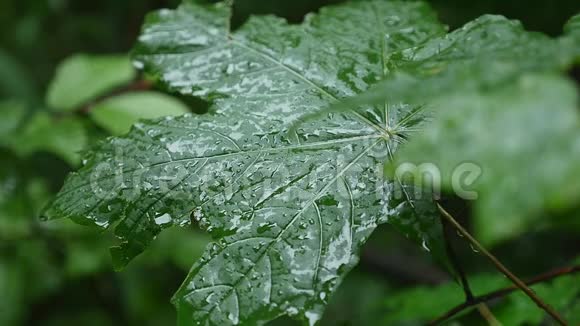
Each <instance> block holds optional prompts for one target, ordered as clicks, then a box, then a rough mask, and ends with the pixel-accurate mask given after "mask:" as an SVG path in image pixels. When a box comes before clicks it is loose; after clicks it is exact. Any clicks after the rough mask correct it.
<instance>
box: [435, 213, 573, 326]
mask: <svg viewBox="0 0 580 326" xmlns="http://www.w3.org/2000/svg"><path fill="white" fill-rule="evenodd" d="M437 208H438V209H439V211H440V212H441V214H443V217H445V218H446V219H447V221H449V222H450V223H451V224H452V225H453V226H454V227H455V228H456V229H457V231H458V232H459V233H461V235H463V236H464V237H465V238H466V239H467V240H468V241H469V242H470V243H471V244H472V245H473V246H474V247H475V248H476V249H477V250H479V251H480V252H481V253H482V254H483V255H484V256H486V257H487V258H488V259H489V260H490V261H491V262H492V263H493V265H494V266H495V267H496V268H497V269H498V270H499V271H500V272H501V273H503V274H504V275H505V276H506V277H507V278H509V279H510V281H512V282H513V283H514V285H515V286H516V287H517V288H519V289H520V290H522V291H523V292H524V293H525V294H526V295H527V296H528V297H529V298H530V299H532V301H534V302H535V303H536V305H538V307H540V308H541V309H543V310H544V311H546V313H548V314H549V315H550V316H551V317H552V318H554V320H556V321H557V322H558V323H559V324H560V325H568V324H567V323H566V321H565V320H564V318H562V317H561V316H560V315H559V314H558V313H557V312H556V311H555V310H554V309H553V308H552V307H550V306H549V305H548V304H547V303H545V302H544V301H543V300H542V299H540V298H539V297H538V296H537V295H536V294H535V293H534V291H533V290H532V289H530V288H529V287H528V286H527V285H526V284H525V283H524V282H523V281H522V280H520V279H519V278H518V277H517V276H515V275H514V274H513V273H512V272H511V271H510V270H509V269H507V267H505V266H504V265H503V264H502V263H501V262H500V261H499V260H498V259H497V258H496V257H495V256H494V255H493V254H491V253H490V252H489V251H487V249H485V247H483V246H482V245H481V244H480V243H479V241H477V240H476V239H475V238H474V237H473V236H472V235H471V234H470V233H469V232H467V230H466V229H465V228H464V227H463V226H461V224H459V223H458V222H457V221H456V220H455V219H454V218H453V216H451V214H449V213H448V212H447V211H446V210H445V209H444V208H443V207H442V206H441V205H440V204H439V203H437Z"/></svg>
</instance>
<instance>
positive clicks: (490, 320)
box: [477, 302, 501, 326]
mask: <svg viewBox="0 0 580 326" xmlns="http://www.w3.org/2000/svg"><path fill="white" fill-rule="evenodd" d="M477 311H479V314H480V315H481V316H482V317H483V319H485V321H487V324H488V325H489V326H501V323H500V322H499V320H497V318H495V316H494V314H493V312H491V309H489V307H488V306H487V304H485V302H482V303H480V304H478V305H477Z"/></svg>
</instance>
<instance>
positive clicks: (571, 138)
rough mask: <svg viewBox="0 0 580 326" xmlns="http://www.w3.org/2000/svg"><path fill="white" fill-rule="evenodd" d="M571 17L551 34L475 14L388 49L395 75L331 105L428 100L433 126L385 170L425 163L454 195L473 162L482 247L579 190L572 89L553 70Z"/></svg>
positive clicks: (567, 61)
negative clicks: (442, 31) (560, 31)
mask: <svg viewBox="0 0 580 326" xmlns="http://www.w3.org/2000/svg"><path fill="white" fill-rule="evenodd" d="M572 22H573V21H571V23H569V24H568V25H567V26H568V27H567V28H566V31H567V34H566V35H565V36H563V38H560V39H552V38H549V37H547V36H545V35H543V34H539V33H532V32H526V31H525V30H524V29H523V28H522V26H521V24H520V23H519V22H517V21H510V20H508V19H505V18H503V17H500V16H483V17H480V18H478V19H476V20H475V21H473V22H470V23H468V24H466V25H465V26H464V27H463V28H460V29H458V30H456V31H453V32H451V33H449V34H447V35H446V36H444V37H438V38H434V39H431V40H429V41H428V42H426V43H424V44H422V45H419V46H417V47H414V48H409V49H405V50H402V51H398V52H396V53H393V55H392V56H391V59H392V60H391V61H390V62H391V64H392V65H393V70H394V71H395V73H393V74H391V75H389V76H388V77H387V78H386V79H385V80H384V81H382V82H381V83H379V84H378V85H376V86H374V87H373V88H372V89H371V90H369V91H368V92H366V93H364V94H362V95H360V96H359V97H357V98H352V99H349V100H347V101H346V102H345V103H342V104H339V105H338V106H337V107H336V108H332V110H335V109H337V108H338V109H339V110H340V108H342V109H344V110H346V109H348V107H351V106H354V105H362V104H367V105H368V104H374V103H381V102H383V101H385V100H388V101H390V102H395V103H397V102H399V101H404V102H406V103H414V104H419V103H422V104H425V105H426V106H427V107H429V110H428V111H430V112H432V116H433V120H432V121H433V122H432V124H430V125H429V126H428V127H427V128H424V132H422V133H420V134H419V135H417V136H415V137H411V138H410V143H409V144H407V145H406V146H405V149H404V150H403V151H402V152H399V154H398V155H399V156H398V158H397V160H396V161H395V162H392V164H390V167H391V169H392V170H394V169H396V168H397V167H398V166H401V165H402V164H406V163H413V164H415V165H418V164H422V163H425V162H428V163H430V164H433V165H434V166H436V167H437V170H438V171H439V172H440V175H441V180H442V185H443V187H444V188H445V189H446V190H448V191H453V192H455V193H457V191H456V190H457V189H456V188H457V187H456V186H455V185H454V182H460V179H461V178H462V177H463V178H464V177H465V172H466V171H463V176H461V173H462V172H461V171H460V170H459V169H458V167H459V166H461V164H462V163H464V162H469V163H472V164H474V165H473V166H472V171H473V172H474V174H473V175H474V176H475V175H476V174H479V173H481V175H480V176H477V177H476V179H475V180H472V181H471V182H470V185H469V187H468V189H467V190H468V191H475V192H476V194H471V193H470V194H468V196H469V197H470V198H469V199H474V197H473V198H471V197H472V196H473V195H475V196H477V199H478V201H477V202H476V204H475V226H476V231H477V233H478V237H479V238H480V239H481V240H482V241H484V242H486V243H487V244H492V243H496V242H498V241H501V240H505V239H508V238H510V237H513V236H515V235H518V234H521V233H523V232H525V231H526V230H528V229H529V228H531V227H537V226H540V223H539V222H540V221H539V219H538V217H539V214H541V213H542V212H543V210H545V209H548V210H559V209H564V208H566V207H569V206H570V205H571V204H573V203H574V201H575V200H576V199H577V198H578V196H579V195H580V189H579V187H577V186H576V185H574V184H573V183H571V182H570V180H571V178H573V177H572V176H573V175H575V174H576V173H578V166H580V165H579V164H578V163H579V161H578V159H580V156H579V147H578V144H579V139H580V138H579V136H580V135H578V131H577V130H578V123H579V117H578V111H577V107H578V98H577V90H576V89H575V88H574V86H572V85H570V83H568V82H567V81H565V80H563V79H561V78H559V77H556V75H555V74H557V73H559V72H560V71H562V70H565V69H567V68H569V67H570V65H572V63H573V62H574V60H575V55H574V54H573V53H574V49H575V48H574V47H575V46H576V45H574V46H572V43H571V42H570V41H569V37H571V35H573V34H572V33H573V26H574V24H573V23H572ZM563 158H566V159H565V160H564V159H563ZM514 167H516V168H514ZM454 176H455V177H456V178H457V179H455V181H454V179H453V178H454ZM464 186H465V185H464ZM459 195H460V196H461V194H459ZM466 198H467V197H466Z"/></svg>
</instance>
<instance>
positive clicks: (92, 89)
mask: <svg viewBox="0 0 580 326" xmlns="http://www.w3.org/2000/svg"><path fill="white" fill-rule="evenodd" d="M135 75H136V73H135V71H134V69H133V67H132V66H131V63H130V61H129V59H128V58H127V57H125V56H96V55H85V54H78V55H75V56H73V57H70V58H68V59H66V60H65V61H64V62H63V63H61V65H60V66H59V67H58V69H57V72H56V77H55V78H54V80H53V81H52V82H51V83H50V86H49V89H48V94H47V98H46V102H47V104H48V106H49V107H51V108H52V109H54V110H56V111H71V110H74V109H76V108H78V107H79V106H81V105H83V104H86V103H88V102H90V101H91V100H94V99H95V98H97V97H98V96H99V95H102V94H103V93H104V92H107V91H110V90H112V89H114V88H115V87H119V86H121V85H123V84H126V83H128V82H130V81H131V80H132V79H133V78H135Z"/></svg>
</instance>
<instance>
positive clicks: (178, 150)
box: [46, 2, 443, 323]
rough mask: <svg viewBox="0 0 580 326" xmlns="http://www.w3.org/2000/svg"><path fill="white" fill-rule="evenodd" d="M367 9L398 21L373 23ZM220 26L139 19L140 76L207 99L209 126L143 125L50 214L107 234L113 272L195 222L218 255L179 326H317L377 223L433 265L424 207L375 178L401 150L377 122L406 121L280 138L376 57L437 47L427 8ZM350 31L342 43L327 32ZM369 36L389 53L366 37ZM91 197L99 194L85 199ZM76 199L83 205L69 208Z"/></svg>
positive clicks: (213, 12)
mask: <svg viewBox="0 0 580 326" xmlns="http://www.w3.org/2000/svg"><path fill="white" fill-rule="evenodd" d="M377 11H380V12H390V13H391V14H392V15H393V16H389V17H387V18H380V17H376V19H377V20H373V21H369V19H368V17H369V16H371V15H374V13H375V12H377ZM229 16H230V8H229V7H228V6H227V5H225V4H222V3H220V4H217V5H213V6H206V7H201V6H197V5H194V4H190V3H186V4H184V5H182V6H181V7H180V8H179V9H178V10H177V11H173V12H169V11H163V12H160V13H157V14H153V15H151V16H149V17H148V18H147V22H146V24H145V27H144V30H143V35H141V36H140V38H139V40H140V43H139V44H138V45H137V47H136V50H135V58H136V61H137V65H138V66H142V67H145V69H146V70H147V72H149V73H150V74H153V76H154V77H155V78H156V79H159V80H161V81H162V82H164V83H165V84H167V86H168V87H169V88H170V89H173V90H174V91H178V92H180V93H182V94H192V95H198V96H202V97H203V98H204V99H206V100H209V101H213V104H214V106H213V109H212V111H213V112H214V113H213V114H212V115H207V116H189V115H186V116H183V117H179V118H166V119H163V120H157V121H153V122H146V123H140V124H137V125H135V127H134V129H133V130H132V131H131V132H130V133H129V134H128V135H127V136H125V137H121V138H116V139H113V140H111V141H109V142H107V143H103V144H102V145H101V146H100V147H99V149H98V150H96V151H94V152H93V153H92V154H91V155H90V156H88V158H87V160H86V166H85V167H83V168H82V169H81V170H80V171H79V172H78V173H77V174H74V175H73V176H72V177H71V178H69V179H68V181H67V183H66V184H65V186H64V188H63V190H62V191H61V193H60V194H59V196H57V198H56V200H55V201H54V202H53V203H52V205H51V207H50V209H49V210H48V211H47V212H46V214H47V216H49V217H69V218H72V219H75V220H77V221H79V222H81V223H85V224H94V225H97V226H100V227H103V228H107V227H109V226H110V225H112V224H113V223H114V224H115V225H116V226H115V234H116V235H117V236H118V237H120V238H121V239H122V240H123V241H124V242H123V243H122V244H121V246H120V247H118V248H113V258H114V260H115V261H116V263H117V265H118V266H122V265H124V264H126V263H127V262H128V261H129V260H130V259H131V258H133V257H134V256H135V255H137V254H138V253H140V252H141V251H143V250H144V249H145V248H146V246H147V245H148V244H149V243H150V242H151V241H152V240H153V238H154V237H155V236H156V235H157V234H158V233H159V232H160V231H161V230H162V229H163V228H166V227H168V226H170V225H186V224H189V223H190V215H191V216H193V218H195V220H196V221H197V223H199V224H200V225H201V226H202V227H203V228H204V229H206V230H207V231H208V232H209V233H211V234H212V235H213V237H214V238H216V239H219V241H217V242H216V243H213V244H211V245H210V246H209V247H208V249H207V251H206V253H205V254H204V256H203V257H202V259H201V260H200V261H199V262H197V263H196V264H194V266H193V268H192V270H191V272H190V275H189V276H188V278H187V280H186V281H185V282H184V285H183V286H182V288H181V289H180V290H179V291H178V292H177V294H176V296H175V299H174V302H175V304H176V305H177V307H178V311H179V312H178V313H179V318H180V320H182V322H183V323H187V322H189V321H191V320H196V321H200V322H201V321H208V322H210V323H237V322H242V323H247V322H260V321H265V320H270V319H273V318H275V317H276V316H279V315H281V314H288V315H291V316H294V317H295V318H298V319H302V320H304V321H308V322H310V323H314V322H316V321H317V320H318V319H319V318H320V317H321V314H322V309H323V307H324V305H325V303H326V300H327V297H329V296H330V294H331V293H332V292H333V291H334V290H335V288H336V287H337V286H338V284H340V282H341V281H342V279H343V278H344V276H345V274H346V272H347V271H348V270H349V269H351V268H352V266H353V265H354V263H356V260H357V252H358V250H359V248H360V246H361V245H362V244H363V243H364V241H365V239H366V238H368V236H369V235H370V233H371V232H372V231H373V229H374V228H375V227H376V226H377V224H379V223H382V222H384V221H387V220H389V221H391V220H392V223H393V224H394V225H399V226H401V229H402V230H404V231H408V232H409V236H410V237H412V238H415V239H417V240H419V241H420V242H422V243H423V246H424V247H426V248H430V250H432V251H433V252H434V253H435V254H436V255H439V256H442V255H443V253H442V251H443V250H442V249H441V246H440V243H439V237H440V232H439V224H438V218H437V214H435V208H434V206H433V204H432V203H430V202H429V199H428V196H425V197H427V200H419V199H414V198H413V197H411V196H412V195H409V194H414V193H415V191H414V190H409V189H406V190H404V193H405V196H403V198H396V197H395V196H394V190H393V189H394V188H396V187H397V186H398V185H397V184H396V183H394V182H388V183H386V184H383V180H382V179H381V178H380V175H381V174H382V169H383V168H382V163H383V161H384V160H385V159H390V157H389V156H388V155H392V153H393V151H394V148H395V147H396V146H397V144H398V143H397V141H398V140H397V139H393V138H392V136H391V135H390V134H389V133H388V132H387V131H386V129H385V128H386V127H385V126H387V127H389V126H390V125H391V124H396V123H398V122H399V121H397V120H384V119H385V117H386V116H387V115H388V112H387V111H388V110H392V111H393V112H394V111H397V112H398V113H399V114H400V116H401V120H405V114H411V113H413V112H414V111H413V108H412V107H409V106H406V105H399V106H393V107H388V106H386V105H383V106H381V107H379V108H376V109H374V108H373V109H369V111H368V112H365V113H362V114H359V113H353V114H348V115H336V116H333V117H329V118H324V119H320V120H319V121H316V122H313V123H311V124H310V125H308V126H306V125H304V126H302V127H300V128H299V129H297V130H295V132H294V134H292V135H288V127H289V126H291V125H292V123H293V121H295V120H296V119H297V118H298V117H299V116H301V115H302V114H305V113H308V112H316V111H317V110H320V109H322V108H324V107H325V106H326V105H328V104H329V103H333V102H335V101H337V100H339V99H340V98H344V97H346V96H348V95H351V94H356V93H358V92H361V91H363V90H364V89H366V88H367V87H368V85H370V84H372V83H374V82H376V81H378V80H379V79H380V78H381V76H382V75H383V74H384V73H386V71H385V66H384V62H383V56H385V55H387V54H388V52H386V51H394V50H397V49H402V48H408V47H410V46H413V45H415V44H418V43H419V42H421V41H423V40H425V39H426V38H428V37H429V36H430V35H433V34H434V33H440V32H441V31H442V27H441V26H440V25H439V24H438V23H436V22H435V21H434V18H433V14H432V13H431V12H430V11H429V8H428V7H426V6H425V5H423V4H419V3H411V4H403V3H393V4H391V3H388V2H368V3H358V4H350V5H343V6H341V7H336V8H327V9H323V10H322V11H321V13H320V15H317V16H310V17H309V18H308V20H307V21H306V22H305V23H304V24H303V25H300V26H292V25H288V24H286V23H285V22H284V21H282V20H281V19H278V18H274V17H262V18H252V19H251V20H250V21H248V22H247V23H246V24H245V25H244V26H243V27H242V28H241V29H240V30H238V31H236V32H235V33H234V34H231V35H229V36H228V34H229V33H230V31H229V22H228V19H229ZM347 17H348V19H349V24H348V25H347V26H344V27H345V28H344V29H343V30H344V34H343V35H341V36H340V37H337V36H336V35H334V34H333V33H332V32H331V31H333V30H334V29H335V28H336V26H338V25H339V24H342V25H344V21H345V19H346V18H347ZM377 24H379V26H381V28H382V29H383V31H384V32H385V33H389V34H388V35H390V39H386V37H385V35H384V34H383V33H376V34H369V33H368V30H370V29H371V28H373V27H376V26H377ZM410 26H413V28H410ZM177 31H179V32H177ZM280 35H284V38H282V39H281V38H279V36H280ZM321 44H323V45H324V46H323V47H321ZM319 49H325V51H326V52H321V53H317V52H316V51H318V50H319ZM210 53H211V55H208V54H210ZM377 113H379V114H380V115H379V114H377ZM411 122H412V123H414V124H415V123H416V121H415V120H413V121H411ZM402 126H403V127H407V124H405V123H402ZM120 152H122V153H121V154H119V153H120ZM387 153H388V154H387ZM119 155H122V157H119ZM99 166H100V167H101V168H102V169H100V172H99V173H98V176H97V175H96V174H95V173H96V171H97V167H99ZM106 166H108V167H106ZM119 168H120V170H119ZM116 171H119V172H116ZM117 173H120V175H119V174H117ZM115 175H118V176H119V178H115ZM91 178H92V180H95V179H94V178H97V179H96V180H98V187H97V188H95V183H89V182H87V180H90V179H91ZM377 189H380V190H381V192H380V194H381V195H378V194H379V193H377V192H376V190H377ZM90 192H92V193H94V194H96V196H91V197H88V198H87V197H85V196H83V198H79V194H84V193H90ZM383 192H386V193H385V194H384V197H382V196H383V195H382V193H383ZM79 200H81V201H82V203H83V204H82V205H71V203H73V202H75V203H76V202H78V201H79ZM403 218H405V220H404V221H403ZM236 270H237V271H239V272H234V271H236ZM221 271H225V272H226V273H223V272H221ZM210 293H211V295H210ZM261 297H265V299H260V298H261ZM217 308H219V309H217Z"/></svg>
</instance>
